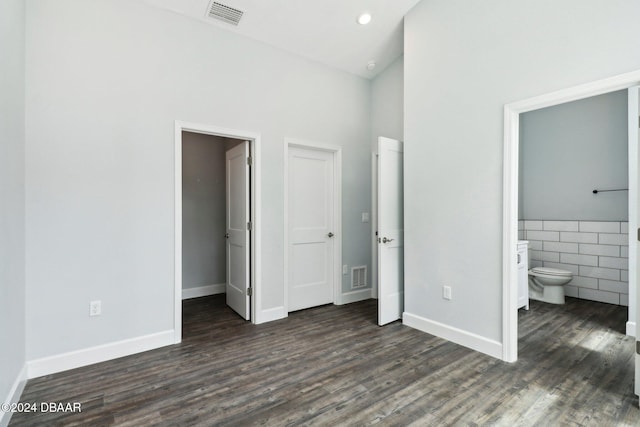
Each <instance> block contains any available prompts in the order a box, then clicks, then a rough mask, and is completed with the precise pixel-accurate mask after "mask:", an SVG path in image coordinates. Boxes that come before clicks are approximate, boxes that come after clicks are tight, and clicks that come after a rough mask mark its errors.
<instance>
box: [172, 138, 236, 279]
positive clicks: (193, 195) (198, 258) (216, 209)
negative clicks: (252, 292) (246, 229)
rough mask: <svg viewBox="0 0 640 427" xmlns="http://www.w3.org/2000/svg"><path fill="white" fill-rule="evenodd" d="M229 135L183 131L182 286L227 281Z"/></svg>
mask: <svg viewBox="0 0 640 427" xmlns="http://www.w3.org/2000/svg"><path fill="white" fill-rule="evenodd" d="M225 142H226V138H222V137H219V136H213V135H204V134H199V133H193V132H183V133H182V288H183V289H188V288H196V287H203V286H210V285H219V284H222V283H225V281H226V258H227V255H226V243H225V238H224V234H225V233H226V209H225V206H226V190H225V180H226V173H225V164H226V161H225V152H226V143H225Z"/></svg>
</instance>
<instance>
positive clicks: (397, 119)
mask: <svg viewBox="0 0 640 427" xmlns="http://www.w3.org/2000/svg"><path fill="white" fill-rule="evenodd" d="M403 90H404V58H403V57H402V56H400V57H399V58H398V59H396V60H395V61H394V62H393V63H392V64H391V65H389V66H388V67H387V68H386V69H385V70H384V71H383V72H382V73H380V74H378V75H377V76H376V78H375V79H374V80H373V81H372V82H371V141H372V144H373V149H374V150H375V149H377V146H378V137H379V136H386V137H387V138H393V139H398V140H401V141H402V140H403V139H404V136H403V126H404V114H403V101H404V97H403V95H404V94H403Z"/></svg>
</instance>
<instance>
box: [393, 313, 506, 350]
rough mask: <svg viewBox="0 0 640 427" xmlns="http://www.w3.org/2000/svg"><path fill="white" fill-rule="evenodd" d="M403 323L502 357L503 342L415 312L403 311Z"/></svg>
mask: <svg viewBox="0 0 640 427" xmlns="http://www.w3.org/2000/svg"><path fill="white" fill-rule="evenodd" d="M402 323H404V324H405V325H407V326H410V327H412V328H414V329H418V330H419V331H422V332H426V333H428V334H431V335H435V336H437V337H440V338H444V339H445V340H448V341H452V342H454V343H456V344H460V345H462V346H465V347H468V348H470V349H472V350H475V351H479V352H480V353H484V354H488V355H489V356H492V357H495V358H497V359H502V344H501V343H499V342H498V341H494V340H490V339H487V338H485V337H482V336H480V335H476V334H474V333H471V332H467V331H463V330H462V329H458V328H454V327H452V326H448V325H445V324H443V323H440V322H436V321H434V320H429V319H425V318H424V317H421V316H417V315H415V314H411V313H407V312H404V313H402Z"/></svg>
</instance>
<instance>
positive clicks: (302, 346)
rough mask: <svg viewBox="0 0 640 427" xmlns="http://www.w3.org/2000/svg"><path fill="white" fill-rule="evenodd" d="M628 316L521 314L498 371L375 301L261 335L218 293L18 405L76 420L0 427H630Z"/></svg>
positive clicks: (42, 419)
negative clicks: (510, 354)
mask: <svg viewBox="0 0 640 427" xmlns="http://www.w3.org/2000/svg"><path fill="white" fill-rule="evenodd" d="M626 316H627V308H626V307H620V306H615V305H609V304H601V303H597V302H590V301H584V300H577V299H573V298H568V299H567V304H566V305H564V306H557V305H551V304H546V303H542V302H537V301H532V302H531V309H530V310H529V311H525V310H520V312H519V318H520V324H519V330H520V340H519V360H518V361H517V362H516V363H512V364H509V363H504V362H501V361H499V360H496V359H494V358H491V357H489V356H486V355H483V354H480V353H477V352H475V351H472V350H469V349H467V348H464V347H461V346H459V345H456V344H453V343H450V342H447V341H444V340H442V339H439V338H436V337H433V336H431V335H428V334H424V333H422V332H419V331H417V330H415V329H411V328H409V327H407V326H404V325H402V323H400V322H394V323H392V324H390V325H387V326H384V327H379V326H377V325H376V300H368V301H363V302H359V303H354V304H348V305H345V306H334V305H327V306H323V307H316V308H312V309H308V310H302V311H300V312H295V313H292V314H291V315H290V316H289V317H288V318H287V319H283V320H280V321H276V322H271V323H267V324H263V325H251V324H250V323H247V322H244V321H242V320H241V319H240V318H239V317H238V316H237V315H235V314H234V313H233V312H232V311H231V310H229V309H228V308H227V307H226V306H225V304H224V295H221V296H212V297H204V298H198V299H194V300H188V301H185V302H184V340H183V342H182V343H181V344H179V345H174V346H168V347H164V348H160V349H157V350H152V351H148V352H145V353H141V354H138V355H134V356H129V357H124V358H121V359H117V360H113V361H109V362H105V363H100V364H96V365H93V366H87V367H83V368H79V369H75V370H71V371H67V372H63V373H59V374H55V375H50V376H46V377H41V378H36V379H33V380H30V381H29V382H28V384H27V386H26V388H25V391H24V393H23V396H22V401H23V402H80V403H81V404H82V412H81V413H63V412H58V413H31V414H28V413H16V414H14V416H13V418H12V420H11V425H15V426H33V425H96V426H105V425H117V426H142V425H183V426H188V425H207V426H209V425H225V426H231V425H242V426H248V425H267V426H281V425H300V424H305V425H336V426H337V425H340V426H342V425H365V424H373V423H381V424H382V425H396V426H404V425H409V424H413V425H416V426H424V425H456V426H457V425H496V426H509V427H511V426H513V425H519V426H540V425H544V426H559V425H572V426H598V427H600V426H607V425H611V426H632V425H638V421H639V420H640V410H639V409H638V398H637V397H636V396H635V395H634V393H633V376H634V366H633V346H634V340H633V339H632V338H630V337H626V336H625V335H624V327H625V322H626Z"/></svg>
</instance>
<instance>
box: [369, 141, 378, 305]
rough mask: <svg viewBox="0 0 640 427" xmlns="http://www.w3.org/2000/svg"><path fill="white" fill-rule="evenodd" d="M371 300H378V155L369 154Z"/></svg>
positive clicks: (374, 153)
mask: <svg viewBox="0 0 640 427" xmlns="http://www.w3.org/2000/svg"><path fill="white" fill-rule="evenodd" d="M369 218H370V219H371V298H376V299H377V298H378V236H376V231H378V153H377V152H375V151H374V152H372V153H371V215H370V217H369Z"/></svg>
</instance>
